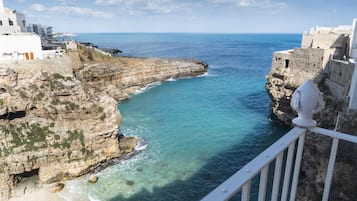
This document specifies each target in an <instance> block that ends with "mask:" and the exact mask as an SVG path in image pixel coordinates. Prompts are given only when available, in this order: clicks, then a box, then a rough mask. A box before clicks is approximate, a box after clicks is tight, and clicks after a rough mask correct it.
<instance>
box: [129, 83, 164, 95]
mask: <svg viewBox="0 0 357 201" xmlns="http://www.w3.org/2000/svg"><path fill="white" fill-rule="evenodd" d="M159 85H161V82H152V83H150V84H148V85H146V86H145V87H142V88H140V89H138V90H136V92H135V93H134V95H137V94H141V93H144V92H146V91H147V90H149V89H152V88H154V87H156V86H159Z"/></svg>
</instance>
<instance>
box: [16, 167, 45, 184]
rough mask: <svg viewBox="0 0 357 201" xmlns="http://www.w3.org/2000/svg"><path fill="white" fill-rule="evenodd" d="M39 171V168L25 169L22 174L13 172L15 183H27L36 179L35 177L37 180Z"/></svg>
mask: <svg viewBox="0 0 357 201" xmlns="http://www.w3.org/2000/svg"><path fill="white" fill-rule="evenodd" d="M38 172H39V168H37V169H33V170H31V171H25V172H23V173H20V174H13V175H12V176H13V178H14V183H15V184H20V183H27V182H29V181H34V180H33V179H35V180H37V179H38V178H37V177H38Z"/></svg>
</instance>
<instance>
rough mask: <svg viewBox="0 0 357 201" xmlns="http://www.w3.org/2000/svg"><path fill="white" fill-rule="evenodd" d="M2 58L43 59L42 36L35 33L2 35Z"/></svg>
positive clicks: (0, 39)
mask: <svg viewBox="0 0 357 201" xmlns="http://www.w3.org/2000/svg"><path fill="white" fill-rule="evenodd" d="M0 44H1V46H0V60H26V53H27V56H28V59H31V56H30V55H31V53H32V55H33V59H43V54H42V47H41V38H40V37H39V36H38V35H35V34H11V35H0Z"/></svg>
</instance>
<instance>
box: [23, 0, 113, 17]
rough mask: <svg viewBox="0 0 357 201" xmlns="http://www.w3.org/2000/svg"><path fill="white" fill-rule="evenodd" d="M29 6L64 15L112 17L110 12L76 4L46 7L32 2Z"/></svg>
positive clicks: (38, 10) (37, 9)
mask: <svg viewBox="0 0 357 201" xmlns="http://www.w3.org/2000/svg"><path fill="white" fill-rule="evenodd" d="M63 2H64V1H63ZM30 8H31V9H32V10H34V11H37V12H51V13H62V14H66V15H76V16H92V17H99V18H111V17H114V14H113V13H110V12H103V11H97V10H93V9H91V8H82V7H78V6H53V7H48V8H47V7H45V6H43V5H41V4H33V5H31V6H30Z"/></svg>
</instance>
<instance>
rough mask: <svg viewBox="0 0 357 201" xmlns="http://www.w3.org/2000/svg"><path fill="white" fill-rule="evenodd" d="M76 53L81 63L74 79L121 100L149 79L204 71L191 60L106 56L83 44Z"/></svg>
mask: <svg viewBox="0 0 357 201" xmlns="http://www.w3.org/2000/svg"><path fill="white" fill-rule="evenodd" d="M79 52H80V59H81V60H82V62H83V66H82V68H80V69H77V70H75V74H76V76H77V78H78V79H80V80H81V81H83V82H85V83H88V84H90V85H93V86H96V87H98V88H99V89H101V90H102V91H105V92H107V93H108V94H109V95H110V96H112V97H114V98H115V99H117V100H125V99H127V98H129V96H130V95H131V94H133V93H135V91H137V90H138V89H140V88H142V87H144V86H146V85H148V84H150V83H153V82H159V81H165V80H167V79H169V78H173V79H177V78H183V77H192V76H198V75H202V74H204V73H205V72H207V64H205V63H204V62H202V61H198V60H192V59H191V60H190V59H158V58H126V57H107V56H105V55H101V54H98V53H96V52H94V51H92V50H91V49H90V48H87V47H83V46H80V48H79Z"/></svg>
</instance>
